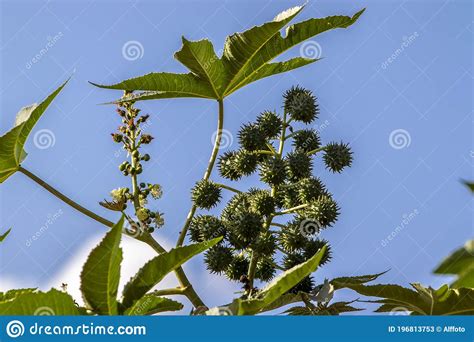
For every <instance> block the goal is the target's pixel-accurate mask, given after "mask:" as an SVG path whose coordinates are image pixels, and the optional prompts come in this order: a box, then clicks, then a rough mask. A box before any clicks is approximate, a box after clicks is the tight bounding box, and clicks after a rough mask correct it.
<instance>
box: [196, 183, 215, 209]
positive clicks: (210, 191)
mask: <svg viewBox="0 0 474 342" xmlns="http://www.w3.org/2000/svg"><path fill="white" fill-rule="evenodd" d="M191 198H192V200H193V202H194V203H195V204H196V205H197V206H198V207H199V208H203V209H211V208H213V207H214V206H216V205H217V203H218V202H219V201H220V199H221V188H220V187H218V186H217V185H216V184H215V183H214V182H212V181H209V180H204V179H202V180H200V181H199V182H197V183H196V185H195V186H194V188H193V189H192V190H191Z"/></svg>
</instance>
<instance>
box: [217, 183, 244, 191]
mask: <svg viewBox="0 0 474 342" xmlns="http://www.w3.org/2000/svg"><path fill="white" fill-rule="evenodd" d="M216 185H217V186H218V187H219V188H222V189H227V190H229V191H232V192H235V193H241V192H242V191H240V190H237V189H235V188H233V187H231V186H228V185H225V184H221V183H216Z"/></svg>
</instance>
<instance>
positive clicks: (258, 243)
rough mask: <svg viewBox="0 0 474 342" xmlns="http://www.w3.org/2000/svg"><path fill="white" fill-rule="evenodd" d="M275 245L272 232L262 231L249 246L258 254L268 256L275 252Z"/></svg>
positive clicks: (275, 241)
mask: <svg viewBox="0 0 474 342" xmlns="http://www.w3.org/2000/svg"><path fill="white" fill-rule="evenodd" d="M276 247H277V240H276V238H275V236H273V234H270V233H262V234H260V235H259V237H258V238H257V239H256V240H255V241H254V242H252V244H251V245H250V248H252V250H254V251H255V252H256V253H258V255H261V256H266V257H270V256H272V255H273V254H275V251H276Z"/></svg>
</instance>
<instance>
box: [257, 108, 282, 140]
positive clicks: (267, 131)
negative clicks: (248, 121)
mask: <svg viewBox="0 0 474 342" xmlns="http://www.w3.org/2000/svg"><path fill="white" fill-rule="evenodd" d="M282 124H283V123H282V121H281V119H280V117H279V116H278V115H277V114H276V113H275V112H271V111H264V112H263V113H261V114H260V115H259V116H258V117H257V125H258V127H260V129H261V131H262V132H263V134H264V135H265V138H267V139H274V138H276V137H277V136H278V134H280V132H281V128H282Z"/></svg>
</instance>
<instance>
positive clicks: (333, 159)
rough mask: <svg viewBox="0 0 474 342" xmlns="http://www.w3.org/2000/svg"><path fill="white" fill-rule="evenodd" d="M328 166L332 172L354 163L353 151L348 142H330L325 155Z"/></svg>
mask: <svg viewBox="0 0 474 342" xmlns="http://www.w3.org/2000/svg"><path fill="white" fill-rule="evenodd" d="M323 160H324V163H325V164H326V167H327V168H328V169H329V170H331V171H332V172H341V171H342V169H344V168H345V167H348V166H351V164H352V151H351V149H350V148H349V145H348V144H344V143H342V142H341V143H334V142H333V143H330V144H328V145H327V146H326V148H325V154H324V157H323Z"/></svg>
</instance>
